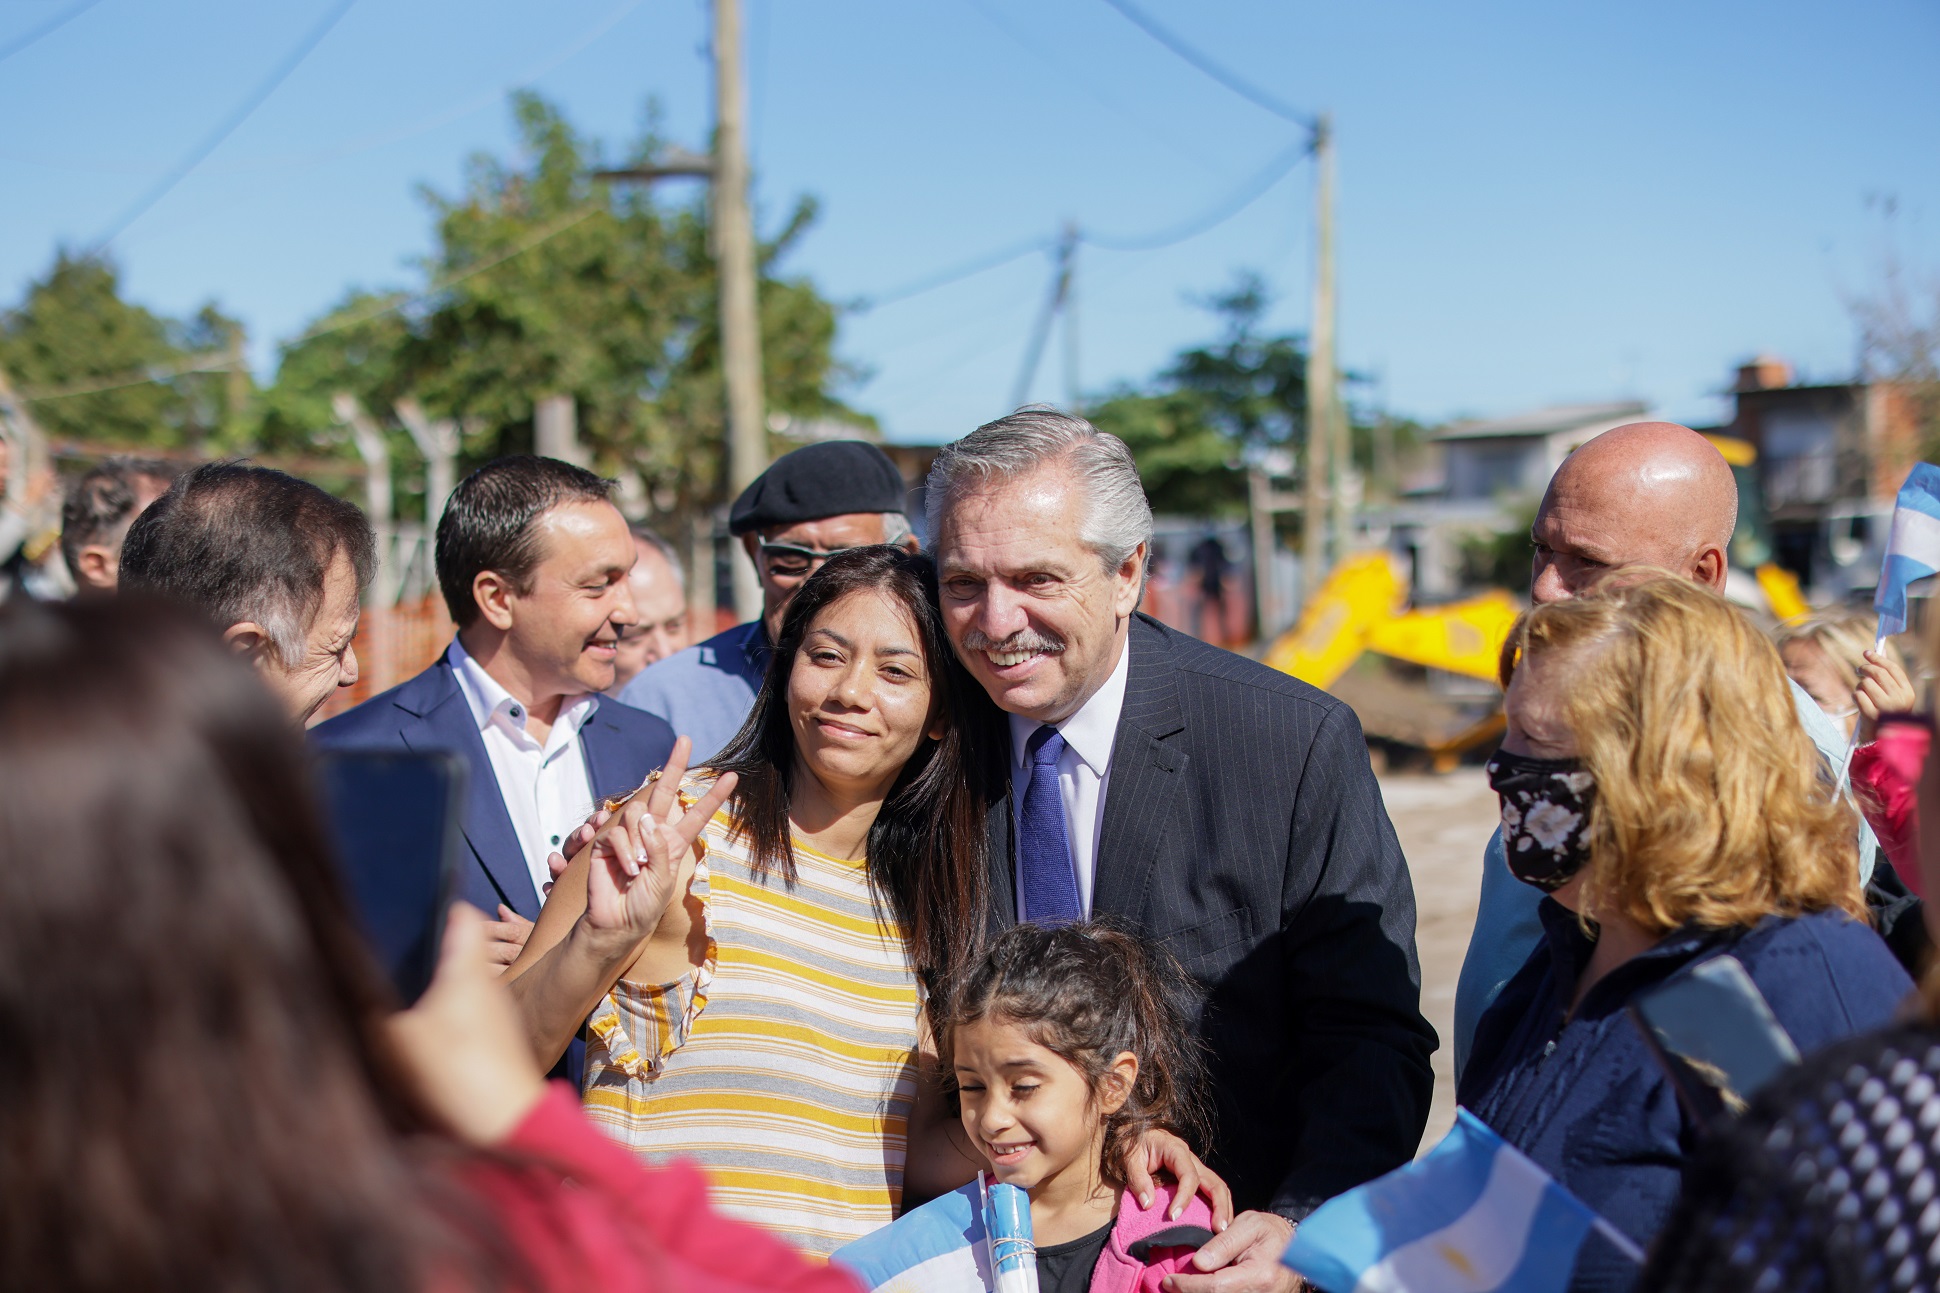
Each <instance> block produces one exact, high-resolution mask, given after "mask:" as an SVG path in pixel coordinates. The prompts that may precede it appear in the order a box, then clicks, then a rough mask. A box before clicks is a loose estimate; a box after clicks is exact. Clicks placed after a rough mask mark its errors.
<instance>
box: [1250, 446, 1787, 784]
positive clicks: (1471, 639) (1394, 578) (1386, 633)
mask: <svg viewBox="0 0 1940 1293" xmlns="http://www.w3.org/2000/svg"><path fill="white" fill-rule="evenodd" d="M1707 438H1708V439H1710V440H1711V442H1712V443H1713V444H1715V445H1717V446H1718V450H1719V452H1720V453H1722V454H1723V455H1724V458H1725V461H1726V462H1728V463H1730V464H1731V466H1732V468H1733V470H1734V473H1735V474H1738V475H1739V477H1740V481H1739V489H1740V495H1741V498H1743V499H1744V500H1745V501H1747V502H1750V503H1752V504H1753V505H1754V507H1755V503H1756V493H1755V489H1756V485H1755V482H1754V481H1750V480H1749V479H1748V477H1749V472H1748V471H1746V470H1745V469H1747V468H1749V467H1750V466H1751V464H1752V463H1753V462H1755V461H1756V459H1757V451H1756V450H1755V449H1754V448H1753V447H1752V446H1751V445H1750V444H1749V443H1747V442H1745V441H1743V440H1738V439H1735V438H1733V437H1728V436H1710V437H1707ZM1752 575H1753V578H1754V579H1755V580H1756V583H1757V587H1758V589H1759V592H1760V593H1761V594H1762V596H1763V599H1764V602H1765V607H1764V609H1766V610H1768V611H1769V612H1770V613H1771V615H1772V617H1773V618H1774V619H1777V620H1780V621H1783V620H1789V619H1793V618H1795V617H1797V616H1801V615H1804V614H1806V613H1807V612H1808V611H1809V610H1810V607H1809V606H1807V604H1806V601H1805V598H1804V596H1803V595H1802V594H1801V593H1800V591H1799V584H1798V580H1797V578H1796V577H1794V576H1793V574H1792V573H1791V572H1790V571H1788V570H1785V569H1783V568H1781V567H1779V566H1776V565H1773V564H1772V563H1770V562H1769V561H1767V562H1764V563H1763V564H1761V565H1759V566H1758V567H1757V568H1756V569H1754V570H1753V571H1752ZM1521 613H1522V603H1521V602H1520V600H1518V599H1517V598H1516V597H1515V596H1513V595H1512V594H1510V593H1508V592H1505V591H1503V590H1502V589H1499V588H1491V589H1488V590H1486V591H1485V592H1482V593H1480V594H1478V595H1476V596H1474V597H1469V598H1466V599H1464V600H1462V601H1457V602H1449V603H1446V604H1444V605H1440V606H1425V607H1415V608H1410V607H1409V605H1408V587H1407V583H1406V582H1405V580H1404V578H1403V576H1402V574H1401V572H1400V571H1399V570H1397V569H1396V566H1395V563H1394V561H1393V560H1392V559H1391V558H1390V557H1389V556H1388V554H1387V553H1385V552H1363V553H1358V554H1356V555H1354V556H1352V557H1349V558H1348V559H1347V560H1345V561H1343V562H1342V563H1341V564H1340V565H1338V566H1336V567H1335V568H1334V571H1333V573H1332V574H1331V575H1329V576H1328V578H1327V581H1326V582H1325V583H1323V584H1322V585H1321V586H1320V591H1319V593H1318V594H1317V595H1316V596H1315V597H1314V598H1313V600H1312V601H1310V602H1309V603H1308V604H1307V606H1306V608H1305V609H1304V610H1303V611H1302V612H1301V615H1300V620H1299V622H1298V623H1296V624H1295V625H1294V626H1293V627H1292V628H1291V629H1288V630H1287V631H1286V632H1285V633H1283V634H1281V635H1280V637H1279V638H1278V639H1276V640H1275V641H1274V643H1273V645H1272V646H1271V647H1269V648H1268V649H1267V652H1266V656H1265V660H1266V663H1267V664H1268V665H1271V666H1272V667H1273V668H1275V669H1278V670H1280V671H1281V672H1282V673H1287V674H1292V675H1293V676H1294V677H1296V678H1298V679H1300V680H1301V681H1302V682H1307V683H1311V684H1313V685H1314V686H1316V687H1319V688H1321V689H1322V690H1324V691H1326V690H1334V689H1336V687H1337V686H1339V684H1340V683H1341V681H1342V679H1343V677H1344V676H1345V675H1346V674H1347V672H1348V670H1349V669H1350V668H1351V667H1352V666H1353V665H1354V663H1355V661H1357V660H1359V659H1360V658H1361V656H1362V655H1363V654H1366V653H1368V652H1373V653H1374V654H1376V655H1382V656H1386V657H1388V658H1389V659H1392V660H1400V661H1403V662H1405V663H1407V664H1412V665H1419V666H1421V667H1422V668H1425V669H1439V670H1442V671H1444V672H1447V673H1451V674H1456V675H1459V676H1461V677H1465V678H1474V679H1478V680H1480V681H1483V682H1488V683H1493V682H1495V680H1496V676H1497V669H1498V667H1499V662H1500V656H1501V653H1502V643H1503V642H1504V640H1506V639H1507V638H1508V636H1509V628H1510V626H1511V625H1513V624H1514V623H1515V622H1516V616H1517V615H1519V614H1521ZM1347 699H1349V700H1350V703H1352V702H1353V699H1354V698H1351V697H1348V698H1347ZM1361 708H1362V707H1361V706H1360V705H1356V709H1357V710H1358V709H1361ZM1470 713H1471V714H1472V710H1471V711H1470ZM1446 717H1447V718H1448V719H1449V720H1450V721H1447V722H1443V723H1439V724H1438V723H1436V722H1433V721H1427V720H1422V721H1409V722H1406V723H1399V724H1394V725H1393V726H1395V727H1397V728H1403V727H1405V728H1406V729H1407V730H1406V731H1405V732H1401V731H1397V732H1392V733H1391V732H1384V731H1380V730H1377V727H1378V726H1379V725H1378V724H1377V723H1376V722H1375V721H1372V719H1371V716H1370V715H1368V714H1365V713H1364V714H1363V718H1362V723H1363V726H1364V727H1366V728H1367V729H1368V734H1369V735H1370V736H1375V737H1387V738H1392V739H1397V740H1399V742H1400V743H1402V744H1407V745H1415V746H1419V747H1420V748H1422V749H1425V750H1426V751H1427V752H1428V754H1429V757H1430V758H1431V759H1432V761H1433V763H1434V766H1435V768H1436V770H1437V771H1447V770H1449V769H1452V768H1453V767H1454V766H1455V765H1456V764H1457V763H1458V762H1459V761H1460V760H1461V757H1462V755H1463V754H1464V753H1465V752H1466V751H1468V750H1470V749H1473V748H1475V747H1477V746H1479V745H1482V744H1484V743H1486V742H1489V741H1493V740H1495V739H1496V738H1498V737H1499V736H1500V735H1501V733H1502V710H1501V707H1500V706H1499V705H1497V706H1491V707H1490V710H1489V712H1488V713H1486V714H1484V715H1483V716H1482V717H1480V718H1479V719H1476V718H1469V717H1461V718H1457V717H1456V716H1455V715H1452V714H1451V715H1448V716H1446Z"/></svg>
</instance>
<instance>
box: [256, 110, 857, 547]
mask: <svg viewBox="0 0 1940 1293" xmlns="http://www.w3.org/2000/svg"><path fill="white" fill-rule="evenodd" d="M513 110H514V114H515V118H516V121H517V125H518V131H519V138H520V149H519V159H518V160H516V161H507V160H504V159H500V158H497V157H493V156H490V155H485V154H481V155H478V156H475V157H473V158H472V159H471V160H470V162H469V163H468V165H467V168H466V175H465V180H464V183H463V186H462V189H461V191H460V192H459V193H457V194H455V195H450V196H447V195H442V194H439V193H436V192H432V191H429V190H427V191H426V192H425V195H424V196H425V199H426V201H427V203H428V204H429V205H430V207H431V209H432V212H433V216H434V219H435V221H436V232H437V247H436V250H435V251H434V252H433V254H432V255H431V256H430V257H428V258H427V260H426V262H425V264H424V266H423V268H424V271H425V273H426V276H427V278H428V282H427V284H426V286H425V287H424V289H422V290H421V291H420V292H418V293H416V294H413V295H411V296H408V297H404V296H398V297H383V296H379V295H375V294H370V293H357V294H353V295H352V296H350V297H348V298H346V299H345V300H344V301H343V302H342V303H341V304H340V305H339V306H338V307H337V308H336V309H335V310H333V311H332V312H331V313H330V314H329V315H327V316H325V317H324V318H323V319H320V320H318V322H317V323H316V324H315V325H313V326H312V328H311V329H310V330H309V332H308V333H307V334H306V336H305V337H304V338H299V339H298V341H297V342H295V343H292V344H291V345H290V346H289V347H287V348H286V350H285V353H284V356H283V361H282V365H281V367H280V368H279V370H278V376H277V383H276V389H275V390H273V391H272V392H271V393H270V396H269V399H268V400H267V402H266V403H267V407H268V413H267V414H266V417H265V420H264V434H265V436H266V437H267V438H270V439H272V440H274V441H275V442H276V443H279V444H283V443H291V442H294V441H307V442H308V443H309V444H311V445H321V446H325V447H331V446H334V445H336V444H338V443H339V440H340V437H339V433H338V432H337V431H336V430H335V425H334V424H335V417H334V414H333V413H332V412H331V409H330V397H331V395H332V394H334V393H335V392H337V391H349V392H351V393H353V394H356V395H358V396H359V398H360V399H362V400H363V401H364V403H365V406H366V408H367V409H369V410H370V411H371V412H372V413H373V414H374V415H376V416H379V417H382V416H383V415H384V414H385V412H386V411H387V410H389V409H390V407H391V406H392V404H393V403H394V402H395V401H396V400H397V399H398V398H400V397H402V396H404V395H411V396H414V397H415V398H417V399H419V400H420V401H421V402H422V403H423V405H424V406H425V408H426V410H427V412H429V413H430V414H431V415H432V416H434V417H453V418H457V419H458V420H459V421H460V425H461V426H462V427H463V428H464V456H465V457H466V458H467V459H468V460H470V461H473V462H477V461H482V460H484V459H487V458H491V457H494V456H497V455H499V454H502V453H507V452H515V451H521V450H529V449H530V448H531V446H532V443H533V419H534V407H535V405H536V403H537V401H538V400H539V399H540V398H541V397H543V396H547V395H552V394H567V395H571V396H572V397H573V400H574V403H575V405H576V407H577V411H578V415H579V427H580V435H581V439H582V441H584V442H585V443H586V444H587V445H588V446H589V447H590V448H591V450H592V453H593V455H594V458H595V460H596V462H597V464H598V465H599V466H600V467H601V468H602V469H603V470H607V471H618V470H627V469H630V470H633V471H637V472H638V473H639V474H640V476H641V478H642V481H643V483H644V484H645V485H646V486H647V487H648V488H649V490H651V491H652V493H653V496H654V497H655V498H656V499H657V500H660V501H661V503H662V505H663V510H669V511H673V512H676V513H680V514H681V515H682V516H685V515H687V514H690V513H691V511H692V510H693V509H696V508H704V507H708V506H711V505H712V504H713V503H714V502H715V501H716V500H717V498H718V496H719V494H720V490H721V485H722V481H723V478H724V474H725V473H724V471H723V469H722V466H723V464H722V458H723V434H724V433H723V421H724V415H723V409H722V403H723V395H722V387H721V377H720V371H719V352H720V344H719V336H718V327H717V324H716V318H717V311H716V305H715V301H716V297H715V281H716V276H715V273H714V263H713V259H712V256H711V255H710V253H709V250H708V234H707V226H708V220H707V211H706V207H705V204H704V201H700V202H690V203H688V204H686V205H665V204H663V202H662V201H661V200H659V199H658V198H657V195H656V194H655V193H653V192H650V191H649V190H648V189H647V188H645V187H644V186H632V185H607V184H603V183H601V182H598V181H595V180H593V179H591V178H590V173H591V172H592V171H593V170H594V169H597V168H598V167H599V166H601V165H602V164H603V159H602V158H601V156H600V149H599V146H598V145H597V143H596V142H594V141H592V140H589V139H586V138H584V137H582V136H581V135H579V134H578V133H576V132H575V131H574V130H573V129H572V127H571V126H570V124H569V123H568V122H567V121H566V120H565V118H564V117H563V116H562V115H561V114H560V113H559V111H558V110H557V109H555V108H553V107H552V106H550V105H548V104H547V103H545V102H544V101H543V100H541V99H540V98H538V97H537V96H535V95H531V94H521V95H519V96H517V97H516V98H515V99H514V101H513ZM658 147H659V141H658V140H657V139H656V138H655V136H654V133H653V131H652V129H651V127H649V128H648V130H647V131H645V132H644V133H643V135H642V137H641V138H640V139H638V140H636V141H635V142H634V143H633V144H632V145H631V146H630V147H629V148H628V149H627V150H626V153H625V156H624V159H623V160H624V161H625V162H628V163H640V162H644V161H645V160H646V159H648V158H649V157H651V156H653V155H654V154H655V153H656V152H657V151H658ZM814 214H815V208H814V205H813V203H812V202H809V201H806V200H804V201H801V202H799V203H797V205H796V207H795V209H794V211H793V213H792V215H791V218H790V219H789V220H788V221H787V222H786V224H785V225H784V227H783V229H782V231H781V232H780V234H779V235H778V236H777V237H775V238H774V239H773V240H772V241H769V242H767V243H765V244H763V245H762V247H761V248H760V260H761V266H762V270H763V276H762V281H761V285H760V306H761V326H762V334H763V344H764V350H763V366H764V370H765V374H764V375H765V380H766V398H767V403H768V407H769V408H770V409H771V410H772V411H773V412H776V413H786V414H789V415H792V416H800V417H826V416H831V415H835V416H841V417H844V418H846V419H848V420H852V421H855V422H857V423H860V424H867V423H868V419H867V418H865V417H863V416H862V415H860V414H857V413H855V412H853V411H852V410H850V409H848V408H847V407H846V406H845V405H843V403H842V402H841V400H840V399H839V398H838V397H837V395H836V394H835V391H836V389H837V388H838V387H839V386H840V385H841V384H842V383H843V382H844V381H845V380H846V379H847V378H848V376H849V373H848V370H847V369H845V368H844V367H843V366H842V365H841V364H840V363H839V362H838V361H837V360H836V358H835V355H834V345H835V311H834V307H833V306H831V305H830V304H829V303H828V302H827V301H825V300H824V299H823V298H822V297H821V296H820V295H819V294H818V293H817V292H816V291H815V289H814V287H813V286H812V285H811V284H810V283H808V282H807V281H805V280H802V279H799V278H784V277H780V276H779V275H778V274H777V273H776V269H777V262H778V261H779V259H780V258H781V257H782V256H783V255H784V254H785V252H786V251H787V249H788V248H789V246H791V245H792V244H793V243H794V242H795V240H796V239H797V238H799V236H800V235H801V234H802V233H803V232H804V231H805V230H806V229H807V227H808V226H809V224H810V223H811V222H812V220H813V218H814ZM393 307H397V308H393ZM399 450H400V457H401V458H402V460H403V461H410V459H411V457H412V456H413V455H412V453H411V451H410V450H409V449H408V441H405V440H402V439H400V440H399ZM339 451H341V450H339Z"/></svg>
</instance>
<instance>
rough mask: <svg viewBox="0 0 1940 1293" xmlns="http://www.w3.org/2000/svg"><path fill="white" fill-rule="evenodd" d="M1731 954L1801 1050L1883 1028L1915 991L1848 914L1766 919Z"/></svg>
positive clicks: (1881, 945)
mask: <svg viewBox="0 0 1940 1293" xmlns="http://www.w3.org/2000/svg"><path fill="white" fill-rule="evenodd" d="M1731 950H1732V953H1733V955H1735V956H1737V958H1738V959H1739V961H1741V962H1742V963H1743V964H1744V966H1745V969H1746V970H1747V971H1749V972H1750V974H1751V977H1752V981H1753V982H1754V983H1756V984H1757V985H1758V987H1759V990H1760V991H1762V992H1763V993H1764V994H1765V996H1766V998H1767V999H1768V1000H1769V1001H1770V1002H1771V1005H1772V1010H1773V1012H1774V1013H1775V1014H1777V1015H1778V1017H1779V1021H1780V1022H1781V1023H1783V1024H1784V1025H1785V1027H1786V1029H1787V1031H1789V1032H1790V1033H1791V1034H1792V1038H1793V1040H1794V1041H1796V1042H1797V1043H1798V1045H1799V1048H1800V1049H1801V1050H1807V1051H1810V1050H1816V1049H1818V1047H1820V1046H1822V1045H1824V1044H1825V1043H1827V1042H1830V1041H1834V1040H1838V1039H1841V1038H1844V1037H1847V1036H1849V1035H1851V1034H1852V1033H1854V1032H1860V1031H1866V1030H1871V1029H1874V1028H1881V1027H1884V1026H1885V1025H1886V1024H1887V1023H1889V1022H1890V1021H1891V1020H1892V1018H1893V1016H1894V1013H1895V1012H1896V1011H1897V1010H1898V1009H1899V1007H1900V1004H1901V1003H1902V1002H1904V1001H1905V1000H1906V997H1907V995H1908V994H1909V993H1911V992H1912V991H1913V980H1911V979H1910V978H1908V977H1907V974H1906V971H1905V970H1904V969H1903V968H1901V966H1900V963H1899V961H1898V960H1897V959H1895V958H1894V956H1893V952H1892V949H1890V948H1888V947H1887V946H1886V944H1885V942H1883V941H1882V940H1881V939H1880V937H1879V935H1878V934H1877V933H1875V932H1874V930H1873V927H1872V926H1871V925H1869V924H1867V923H1866V922H1865V921H1863V920H1859V919H1857V918H1855V917H1853V916H1850V915H1848V914H1847V913H1845V912H1843V911H1818V912H1810V913H1807V914H1806V915H1802V916H1792V917H1770V918H1767V919H1766V920H1764V921H1761V922H1760V923H1759V924H1758V925H1757V926H1756V927H1755V928H1753V929H1752V930H1750V931H1749V932H1748V933H1746V934H1745V935H1744V936H1743V937H1742V938H1740V939H1739V940H1738V942H1737V944H1736V945H1735V946H1734V947H1733V948H1732V949H1731Z"/></svg>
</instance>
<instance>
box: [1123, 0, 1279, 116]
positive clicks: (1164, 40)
mask: <svg viewBox="0 0 1940 1293" xmlns="http://www.w3.org/2000/svg"><path fill="white" fill-rule="evenodd" d="M1105 3H1106V4H1108V5H1110V6H1111V7H1112V8H1114V9H1116V10H1117V11H1118V12H1119V13H1120V14H1122V15H1123V16H1124V17H1125V19H1126V20H1127V21H1129V22H1131V23H1132V24H1133V25H1134V26H1136V27H1137V28H1138V29H1139V30H1140V31H1142V32H1144V33H1145V34H1146V35H1147V36H1150V37H1151V38H1152V39H1153V40H1156V41H1157V42H1158V43H1159V44H1161V45H1163V46H1165V47H1166V48H1167V49H1169V50H1171V51H1172V52H1173V53H1174V54H1177V55H1178V56H1179V57H1180V58H1183V59H1184V60H1185V61H1186V62H1188V63H1190V64H1192V65H1193V66H1194V67H1196V68H1198V69H1199V70H1200V71H1201V72H1204V73H1205V74H1206V75H1207V76H1210V77H1211V78H1212V79H1213V80H1215V81H1217V82H1219V83H1220V84H1221V85H1223V86H1225V87H1226V88H1227V89H1229V90H1231V91H1232V92H1233V93H1234V94H1237V95H1238V96H1239V97H1240V98H1242V99H1245V100H1246V101H1247V102H1248V103H1251V104H1252V105H1254V106H1255V107H1259V108H1265V109H1266V110H1267V111H1268V112H1270V113H1272V114H1273V115H1274V116H1276V117H1283V118H1285V119H1286V120H1288V121H1292V122H1297V123H1299V124H1300V125H1303V126H1305V127H1307V128H1308V129H1309V130H1311V129H1313V124H1314V117H1313V114H1312V113H1309V112H1301V111H1299V110H1298V109H1296V108H1290V107H1288V106H1287V105H1286V104H1284V103H1282V102H1280V100H1278V99H1276V98H1274V97H1273V96H1272V95H1270V94H1268V93H1267V92H1266V91H1265V90H1262V89H1260V88H1259V87H1258V86H1256V85H1254V84H1253V83H1252V82H1250V81H1246V80H1244V79H1242V78H1241V77H1240V76H1239V75H1237V74H1236V73H1233V72H1229V71H1227V70H1226V69H1225V68H1224V67H1222V66H1220V65H1219V64H1218V63H1215V62H1214V61H1213V60H1212V59H1210V58H1208V57H1207V56H1206V55H1204V54H1202V53H1200V52H1199V51H1198V50H1196V49H1194V48H1193V47H1192V46H1190V45H1188V44H1186V43H1185V42H1184V41H1183V40H1180V39H1179V38H1178V37H1177V36H1175V35H1173V34H1172V33H1171V32H1170V31H1167V30H1166V29H1165V28H1164V27H1161V26H1159V24H1158V23H1156V22H1154V21H1153V20H1152V18H1151V17H1150V16H1149V15H1148V14H1146V12H1145V11H1144V10H1142V9H1140V8H1138V7H1137V6H1136V5H1133V4H1132V3H1130V0H1105Z"/></svg>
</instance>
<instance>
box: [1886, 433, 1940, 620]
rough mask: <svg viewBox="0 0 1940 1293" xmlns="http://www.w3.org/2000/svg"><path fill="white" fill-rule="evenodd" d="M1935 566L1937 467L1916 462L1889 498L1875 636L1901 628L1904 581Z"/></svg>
mask: <svg viewBox="0 0 1940 1293" xmlns="http://www.w3.org/2000/svg"><path fill="white" fill-rule="evenodd" d="M1936 571H1940V467H1935V466H1934V465H1933V464H1932V463H1926V462H1922V463H1916V464H1915V465H1914V467H1913V471H1912V473H1911V474H1910V475H1908V476H1907V478H1906V484H1904V485H1902V486H1900V496H1899V498H1898V500H1896V501H1895V502H1894V504H1893V530H1892V533H1891V534H1890V535H1889V536H1888V537H1887V540H1886V554H1885V556H1884V557H1882V558H1881V559H1880V563H1879V589H1878V591H1876V592H1875V593H1874V594H1873V609H1874V610H1875V611H1877V612H1879V641H1881V642H1884V641H1885V640H1886V639H1887V638H1889V637H1891V636H1893V635H1894V634H1895V633H1904V632H1906V586H1907V585H1908V584H1910V583H1912V582H1913V581H1914V580H1916V579H1924V578H1925V577H1926V576H1928V575H1931V574H1933V573H1935V572H1936Z"/></svg>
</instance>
